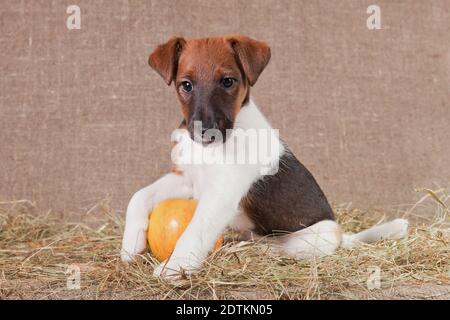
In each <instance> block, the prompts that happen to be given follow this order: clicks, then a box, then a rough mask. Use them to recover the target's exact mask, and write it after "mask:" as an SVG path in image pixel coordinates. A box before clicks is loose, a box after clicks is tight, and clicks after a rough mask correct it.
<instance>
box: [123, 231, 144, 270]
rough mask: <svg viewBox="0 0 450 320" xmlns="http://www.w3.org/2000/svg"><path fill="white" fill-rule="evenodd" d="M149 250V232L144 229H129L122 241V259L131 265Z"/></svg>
mask: <svg viewBox="0 0 450 320" xmlns="http://www.w3.org/2000/svg"><path fill="white" fill-rule="evenodd" d="M146 248H147V231H146V230H145V229H142V228H128V229H126V230H125V234H124V237H123V240H122V249H121V251H120V258H121V259H122V261H123V262H126V263H130V262H133V261H134V260H135V258H136V257H137V255H139V254H140V253H142V252H144V251H145V249H146Z"/></svg>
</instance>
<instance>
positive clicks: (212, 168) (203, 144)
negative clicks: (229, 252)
mask: <svg viewBox="0 0 450 320" xmlns="http://www.w3.org/2000/svg"><path fill="white" fill-rule="evenodd" d="M270 55H271V53H270V48H269V46H268V45H267V44H266V43H264V42H260V41H256V40H254V39H251V38H248V37H245V36H241V35H232V36H224V37H216V38H202V39H190V40H185V39H183V38H172V39H170V40H169V41H168V42H167V43H165V44H163V45H160V46H159V47H158V48H156V50H155V51H154V52H153V53H152V54H151V55H150V58H149V64H150V66H151V67H152V68H153V69H154V70H156V71H157V72H158V73H159V74H160V75H161V77H162V78H163V79H164V81H165V82H166V84H167V85H170V84H172V83H173V84H174V87H175V92H176V94H177V97H178V100H179V102H180V105H181V113H182V115H183V121H182V123H181V125H180V128H179V129H178V130H176V131H175V132H174V134H173V136H172V139H173V140H174V141H175V142H176V145H175V147H174V149H173V150H172V160H173V162H174V163H175V164H176V168H175V170H174V172H171V173H168V174H166V175H165V176H163V177H162V178H160V179H159V180H157V181H156V182H154V183H153V184H151V185H149V186H147V187H145V188H143V189H141V190H139V191H138V192H136V193H135V194H134V195H133V197H132V198H131V200H130V202H129V205H128V208H127V213H126V222H125V232H124V237H123V243H122V251H121V257H122V260H123V261H127V262H129V261H132V260H133V258H134V257H135V256H136V255H137V254H139V253H141V252H143V251H144V250H145V248H146V234H147V224H148V214H149V212H150V211H151V210H152V208H153V207H154V206H155V205H156V204H157V203H158V202H160V201H162V200H165V199H168V198H194V199H197V200H198V206H197V209H196V211H195V214H194V216H193V218H192V220H191V223H190V224H189V226H188V227H187V229H186V230H185V232H184V233H183V234H182V236H181V237H180V239H179V240H178V242H177V244H176V247H175V250H174V252H173V253H172V255H171V257H170V258H169V259H168V261H164V262H163V263H161V265H160V266H158V267H157V268H156V269H155V270H154V275H155V276H162V277H176V276H179V275H180V273H182V272H183V273H190V272H193V271H195V270H198V269H199V268H200V266H201V263H202V261H203V260H204V259H205V258H206V257H207V255H208V253H209V252H210V250H211V249H212V248H213V247H214V243H215V241H216V239H217V238H218V236H219V235H220V234H221V233H222V232H223V231H224V230H225V229H226V228H227V227H230V228H232V229H234V230H236V231H238V232H240V233H241V234H242V235H243V236H245V237H250V238H258V237H265V238H264V239H268V240H267V241H268V242H269V243H270V244H271V245H270V248H271V250H273V251H275V252H277V253H280V254H286V255H289V256H291V257H294V258H298V259H303V258H311V257H319V256H324V255H328V254H332V253H333V252H334V251H335V250H336V249H337V248H338V247H339V246H344V247H351V246H353V245H354V244H356V243H358V242H373V241H377V240H380V239H384V238H393V239H396V238H400V237H403V236H405V235H406V233H407V227H408V222H407V221H406V220H403V219H397V220H394V221H391V222H388V223H386V224H383V225H379V226H376V227H373V228H370V229H368V230H366V231H363V232H361V233H358V234H355V235H343V234H342V232H341V228H340V226H339V225H338V224H337V223H336V222H335V221H334V215H333V211H332V209H331V207H330V205H329V203H328V201H327V199H326V197H325V195H324V193H323V192H322V190H321V189H320V187H319V185H318V184H317V182H316V180H315V179H314V177H313V176H312V175H311V173H310V172H309V171H308V170H307V169H306V168H305V167H304V166H303V165H302V164H301V163H300V162H299V161H298V160H297V158H296V157H295V156H294V155H293V154H292V152H291V151H290V150H289V148H288V147H287V145H286V144H285V143H283V142H282V141H281V140H280V139H279V137H278V135H277V132H276V131H275V130H274V129H273V128H272V127H271V126H270V124H269V122H268V121H267V120H266V118H265V117H264V116H263V114H262V113H261V112H260V110H259V108H258V107H257V106H256V104H255V103H254V101H253V100H252V98H251V97H250V88H251V87H252V86H253V85H255V83H256V82H257V80H258V77H259V76H260V75H261V72H262V71H263V70H264V68H265V67H266V65H267V64H268V62H269V60H270ZM248 131H251V132H252V133H255V132H256V134H254V135H253V136H252V137H253V138H252V139H250V138H248V136H245V134H246V133H248ZM263 133H264V134H263ZM242 135H244V138H242ZM255 136H256V140H255ZM255 145H257V146H258V148H259V149H264V157H262V158H263V160H261V159H259V158H258V157H256V158H258V159H257V161H249V159H248V157H247V156H248V155H254V154H255V152H254V151H252V150H255V149H254V147H255ZM261 146H263V147H261ZM252 148H253V149H252ZM258 148H257V149H258ZM259 151H260V150H257V151H256V154H258V155H259V153H258V152H259ZM198 158H199V159H200V160H199V159H198ZM229 159H231V161H228V160H229ZM239 159H241V160H242V159H244V161H238V160H239ZM266 236H268V237H266Z"/></svg>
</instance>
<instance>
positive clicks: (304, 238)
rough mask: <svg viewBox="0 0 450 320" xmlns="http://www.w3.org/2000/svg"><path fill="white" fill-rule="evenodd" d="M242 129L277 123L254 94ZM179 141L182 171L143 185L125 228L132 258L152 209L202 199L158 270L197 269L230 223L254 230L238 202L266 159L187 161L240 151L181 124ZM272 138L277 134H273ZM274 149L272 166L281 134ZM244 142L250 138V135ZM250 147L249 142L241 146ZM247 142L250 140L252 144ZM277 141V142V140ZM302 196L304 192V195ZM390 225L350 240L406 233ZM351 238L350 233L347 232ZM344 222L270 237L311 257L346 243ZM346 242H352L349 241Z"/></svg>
mask: <svg viewBox="0 0 450 320" xmlns="http://www.w3.org/2000/svg"><path fill="white" fill-rule="evenodd" d="M235 127H236V128H240V129H244V130H246V129H266V130H268V131H270V130H271V129H272V128H271V126H270V124H269V123H268V121H267V120H266V118H265V117H264V116H263V115H262V113H261V112H260V111H259V110H258V108H257V106H256V105H255V104H254V103H253V101H252V100H251V99H250V101H249V103H248V104H247V105H246V106H245V107H243V108H242V109H241V111H240V112H239V114H238V115H237V118H236V121H235ZM174 137H175V139H176V140H177V141H178V144H177V148H178V150H177V154H176V156H175V157H172V159H173V160H174V161H178V160H181V161H180V162H181V164H180V163H179V164H178V166H179V167H181V169H182V170H183V172H184V173H183V175H182V176H178V175H175V174H167V175H165V176H164V177H162V178H161V179H159V180H157V181H156V182H155V183H153V184H152V185H150V186H148V187H146V188H143V189H141V190H140V191H138V192H137V193H136V194H135V195H134V196H133V197H132V198H131V200H130V203H129V205H128V208H127V214H126V224H125V233H124V237H123V243H122V252H121V256H122V260H123V261H131V260H132V259H133V257H135V256H136V255H137V254H139V253H141V252H142V251H144V250H145V247H146V235H147V224H148V213H149V212H150V211H151V210H152V209H153V207H154V205H155V204H157V203H158V202H160V201H162V200H164V199H168V198H177V197H182V198H188V197H192V198H194V199H197V200H198V201H199V203H198V206H197V209H196V211H195V214H194V216H193V218H192V220H191V223H190V224H189V225H188V227H187V228H186V230H185V232H184V233H183V234H182V236H181V237H180V239H179V240H178V242H177V244H176V247H175V250H174V252H173V253H172V256H171V258H170V259H169V260H168V261H165V262H163V263H161V264H160V265H159V266H158V267H157V268H156V269H155V270H154V275H155V276H164V277H170V276H177V275H179V274H180V271H182V270H183V271H184V272H187V273H189V272H192V271H194V270H196V269H198V268H199V267H200V265H201V263H202V261H203V260H204V259H205V258H206V256H207V254H208V252H210V250H211V249H212V248H213V246H214V243H215V241H216V239H217V238H218V236H219V235H220V234H221V233H222V232H223V231H224V230H225V228H226V227H228V226H231V227H232V228H234V229H236V230H238V231H240V232H242V233H247V234H249V235H251V238H253V237H254V236H255V235H254V234H253V233H251V229H252V228H253V224H252V222H251V221H250V220H249V219H248V217H246V216H245V214H243V213H242V212H239V202H240V201H241V199H242V198H243V197H244V196H245V195H246V194H247V193H248V190H249V189H250V187H251V185H252V184H253V183H254V182H255V181H257V180H258V179H259V178H261V176H262V172H263V170H262V169H263V166H264V165H263V164H261V163H257V164H220V163H210V164H187V163H184V164H183V161H182V160H183V159H185V157H187V156H190V155H192V153H195V154H198V153H202V152H203V153H205V154H206V155H207V157H209V158H210V159H212V160H214V158H215V157H216V155H217V154H220V152H219V153H218V151H221V150H223V148H224V147H225V150H226V152H227V153H230V152H231V153H232V152H239V150H241V149H240V148H239V146H238V148H237V149H236V150H237V151H235V149H234V148H233V149H230V148H226V146H227V144H228V143H229V141H231V139H229V140H227V141H226V142H225V143H224V144H219V145H213V146H211V145H210V146H206V147H204V146H203V145H202V144H198V143H194V142H193V141H192V140H191V139H190V138H189V133H188V132H187V131H186V130H179V131H177V134H176V135H175V136H174ZM270 138H271V139H273V136H270ZM275 141H276V144H275V147H276V148H274V149H271V150H272V151H273V153H270V155H269V158H270V159H269V160H270V161H269V162H270V166H271V167H273V169H276V168H277V165H278V160H279V158H280V157H281V156H282V154H283V152H284V147H283V144H282V143H281V141H280V140H279V139H278V137H276V139H275ZM239 143H247V141H246V140H244V141H241V142H239ZM242 147H246V146H242ZM247 147H248V146H247ZM272 147H273V144H272ZM299 196H300V195H299ZM394 222H395V221H393V222H392V223H393V224H392V225H389V226H391V227H392V228H391V227H375V228H374V229H370V230H372V231H370V230H368V231H367V232H366V233H362V234H359V236H358V235H356V236H352V237H353V238H352V240H348V241H350V242H349V243H354V242H355V241H356V240H359V241H366V240H373V239H375V240H376V239H379V238H381V237H388V236H401V235H402V234H404V226H403V224H401V223H399V224H397V223H394ZM347 239H349V238H347ZM341 240H342V236H341V231H340V227H339V225H338V224H337V223H335V222H334V221H321V222H318V223H316V224H314V225H312V226H310V227H308V228H305V229H303V230H300V231H298V232H295V233H292V234H290V235H287V236H284V237H280V238H278V239H276V240H271V244H272V247H273V250H275V251H278V252H283V253H286V254H288V255H290V256H293V257H295V258H308V257H313V256H322V255H327V254H331V253H333V252H334V251H335V250H336V248H338V247H339V245H340V244H341ZM346 243H347V242H346Z"/></svg>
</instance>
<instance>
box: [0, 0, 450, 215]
mask: <svg viewBox="0 0 450 320" xmlns="http://www.w3.org/2000/svg"><path fill="white" fill-rule="evenodd" d="M373 3H376V4H378V5H379V6H380V7H381V10H382V30H375V31H371V30H368V29H367V28H366V19H367V17H368V15H367V14H366V9H367V6H368V5H370V4H373ZM70 4H77V5H79V6H80V7H81V17H82V22H81V30H71V31H69V30H67V28H66V18H67V16H68V15H67V14H66V8H67V6H68V5H70ZM0 32H1V34H0V73H1V78H0V90H1V91H0V111H1V117H0V138H1V140H0V182H1V183H0V200H1V199H21V198H28V199H34V200H36V201H37V202H38V203H39V204H40V205H42V206H46V207H49V208H53V209H57V210H61V209H65V210H77V209H80V208H84V207H87V206H89V205H91V204H92V203H95V202H96V201H98V200H99V199H102V198H104V197H107V196H108V197H110V198H111V199H112V201H113V206H114V207H116V208H117V209H119V210H124V209H125V206H126V202H127V200H128V199H129V197H130V196H131V195H132V193H133V192H134V191H136V190H137V189H138V188H140V187H143V186H145V185H146V184H148V183H150V182H152V181H153V180H154V179H156V178H157V177H158V176H159V175H161V174H162V173H164V172H165V171H166V170H167V169H168V168H169V166H170V163H169V161H170V149H169V147H170V141H169V140H170V139H169V138H170V133H171V131H172V130H173V129H174V128H175V127H176V126H177V125H178V123H179V121H180V115H179V111H178V105H177V101H176V99H175V95H174V92H173V88H168V87H167V86H166V85H165V84H164V82H163V81H162V80H161V79H160V77H159V76H158V75H157V74H156V73H155V72H153V71H151V69H150V68H149V67H148V65H147V58H148V54H149V53H150V51H151V50H152V49H153V48H154V47H155V46H156V45H157V44H160V43H162V42H164V41H165V40H167V39H168V38H169V37H171V36H172V35H183V36H186V37H190V36H196V37H197V36H208V35H221V34H224V33H233V32H239V33H242V34H246V35H249V36H252V37H255V38H257V39H261V40H265V41H266V42H268V43H269V44H270V45H271V47H272V61H271V62H270V64H269V66H268V68H267V69H266V70H265V72H264V73H263V75H262V76H261V78H260V80H259V82H258V83H257V84H256V86H255V88H254V89H253V97H254V100H255V101H256V102H257V104H259V106H260V108H261V109H262V110H263V111H264V113H265V114H266V115H267V117H268V118H269V119H270V120H271V122H272V123H273V125H274V127H275V128H279V129H280V131H281V135H282V137H283V138H284V139H285V140H286V141H287V142H288V144H289V145H290V146H291V148H292V149H293V150H294V152H295V153H296V154H297V156H298V157H299V158H300V159H301V161H302V162H304V163H305V165H307V167H308V168H310V170H311V171H312V172H313V174H314V175H315V176H316V178H317V180H318V181H319V183H320V184H321V185H322V186H323V189H324V191H325V193H326V194H327V196H328V197H329V198H330V200H331V201H333V202H335V203H341V202H352V203H353V204H354V206H359V207H362V208H373V207H378V208H392V207H393V206H395V205H399V204H407V203H412V202H414V201H415V200H416V199H418V197H419V195H418V194H416V193H415V192H414V188H416V187H431V188H433V187H435V185H436V184H438V185H441V186H444V187H445V186H448V182H449V181H450V171H449V168H450V148H449V144H448V143H449V138H450V126H449V122H450V105H449V98H450V90H449V87H450V86H449V84H450V81H449V80H450V79H449V78H450V50H449V49H450V1H448V0H441V1H425V0H423V1H419V0H417V1H406V0H404V1H379V0H377V1H297V0H295V1H278V0H270V1H256V0H252V1H248V0H246V1H243V0H242V1H236V0H227V1H211V0H192V1H81V0H76V1H36V0H24V1H9V0H0Z"/></svg>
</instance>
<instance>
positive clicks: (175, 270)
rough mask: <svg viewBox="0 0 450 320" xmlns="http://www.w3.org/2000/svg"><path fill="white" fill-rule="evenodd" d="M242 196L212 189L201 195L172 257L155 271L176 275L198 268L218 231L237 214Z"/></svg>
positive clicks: (210, 248) (174, 276)
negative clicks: (233, 196) (230, 195)
mask: <svg viewBox="0 0 450 320" xmlns="http://www.w3.org/2000/svg"><path fill="white" fill-rule="evenodd" d="M238 203H239V200H236V199H229V198H228V197H227V195H223V194H222V197H220V192H217V193H216V192H213V191H212V192H211V193H210V194H209V195H207V196H204V197H202V198H201V199H200V201H199V204H198V207H197V209H196V211H195V213H194V216H193V218H192V220H191V222H190V223H189V225H188V227H187V228H186V230H185V231H184V233H183V234H182V236H181V237H180V239H179V240H178V241H177V244H176V246H175V250H174V251H173V253H172V255H171V256H170V258H169V259H168V260H167V261H165V262H163V263H161V264H160V265H159V266H158V267H157V268H156V269H155V271H154V273H153V274H154V275H155V276H157V277H158V276H161V277H166V278H172V279H174V278H177V277H179V276H180V275H181V273H182V272H185V273H191V272H193V271H195V270H197V269H198V268H199V267H200V266H201V263H202V262H203V260H204V259H205V258H206V257H207V255H208V253H209V252H210V251H211V250H212V249H213V247H214V243H215V242H216V240H217V238H218V237H219V235H220V234H221V233H222V232H223V231H224V230H225V228H226V227H227V225H228V224H229V223H230V222H231V221H232V220H233V218H234V216H235V215H236V212H237V208H238Z"/></svg>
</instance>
